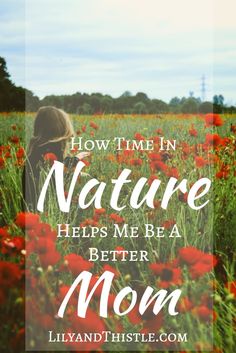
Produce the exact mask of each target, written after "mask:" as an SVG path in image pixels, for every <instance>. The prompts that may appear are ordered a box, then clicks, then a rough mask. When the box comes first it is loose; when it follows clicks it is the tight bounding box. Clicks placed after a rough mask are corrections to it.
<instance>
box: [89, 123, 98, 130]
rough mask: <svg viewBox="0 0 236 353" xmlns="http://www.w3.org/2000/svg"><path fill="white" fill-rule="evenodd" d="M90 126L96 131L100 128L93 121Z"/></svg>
mask: <svg viewBox="0 0 236 353" xmlns="http://www.w3.org/2000/svg"><path fill="white" fill-rule="evenodd" d="M89 126H90V127H91V128H93V129H94V130H98V127H99V126H98V125H97V124H96V123H94V122H93V121H91V122H90V124H89Z"/></svg>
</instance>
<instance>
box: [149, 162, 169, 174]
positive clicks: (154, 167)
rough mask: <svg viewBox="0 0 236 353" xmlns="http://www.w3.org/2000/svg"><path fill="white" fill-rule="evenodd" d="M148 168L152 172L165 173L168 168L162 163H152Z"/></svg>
mask: <svg viewBox="0 0 236 353" xmlns="http://www.w3.org/2000/svg"><path fill="white" fill-rule="evenodd" d="M150 167H151V169H152V170H153V171H162V172H167V171H168V166H167V165H166V164H165V163H164V162H162V161H152V162H151V163H150Z"/></svg>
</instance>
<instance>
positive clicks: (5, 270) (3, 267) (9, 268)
mask: <svg viewBox="0 0 236 353" xmlns="http://www.w3.org/2000/svg"><path fill="white" fill-rule="evenodd" d="M21 275H22V272H21V270H20V268H19V266H18V265H17V264H15V263H12V262H8V261H0V286H1V287H3V288H9V287H12V286H13V285H14V284H16V283H17V282H18V281H19V280H20V279H21Z"/></svg>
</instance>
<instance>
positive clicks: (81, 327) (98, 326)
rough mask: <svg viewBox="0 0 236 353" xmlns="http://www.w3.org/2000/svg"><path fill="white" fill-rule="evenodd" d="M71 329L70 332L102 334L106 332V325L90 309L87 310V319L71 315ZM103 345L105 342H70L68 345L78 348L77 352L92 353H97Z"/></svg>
mask: <svg viewBox="0 0 236 353" xmlns="http://www.w3.org/2000/svg"><path fill="white" fill-rule="evenodd" d="M69 327H70V329H69V330H68V332H79V333H81V334H83V333H88V332H89V333H92V332H94V333H102V332H103V331H104V330H105V324H104V322H103V320H102V319H101V318H100V317H99V316H98V314H97V313H95V312H94V311H92V310H91V309H90V308H88V309H87V312H86V317H85V318H80V317H78V316H77V315H76V314H75V313H73V314H71V315H70V317H69ZM102 344H103V340H101V341H95V340H93V341H92V342H89V340H88V341H86V342H72V343H71V342H70V343H67V345H68V346H69V347H71V348H72V349H73V348H76V350H78V349H79V350H80V351H84V352H90V351H96V350H98V349H99V348H100V346H101V345H102Z"/></svg>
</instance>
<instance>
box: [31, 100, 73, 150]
mask: <svg viewBox="0 0 236 353" xmlns="http://www.w3.org/2000/svg"><path fill="white" fill-rule="evenodd" d="M73 135H74V130H73V126H72V124H71V121H70V118H69V115H68V114H67V113H65V112H64V111H63V110H61V109H58V108H56V107H52V106H47V107H41V108H40V109H39V110H38V112H37V114H36V118H35V122H34V132H33V137H32V138H31V140H30V143H29V147H28V156H30V155H31V154H32V153H33V151H34V150H36V149H37V148H39V147H41V146H45V145H47V144H49V143H59V144H60V145H61V149H62V150H63V152H64V150H65V147H66V141H67V140H68V139H69V138H70V137H72V136H73Z"/></svg>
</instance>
